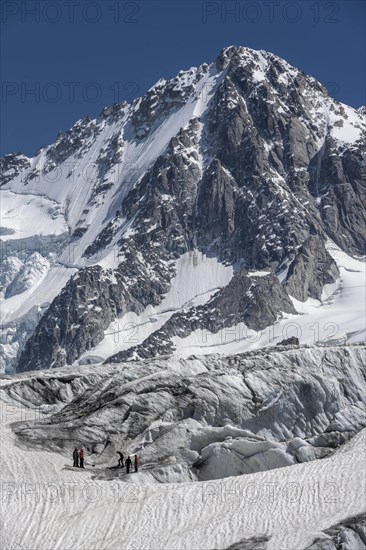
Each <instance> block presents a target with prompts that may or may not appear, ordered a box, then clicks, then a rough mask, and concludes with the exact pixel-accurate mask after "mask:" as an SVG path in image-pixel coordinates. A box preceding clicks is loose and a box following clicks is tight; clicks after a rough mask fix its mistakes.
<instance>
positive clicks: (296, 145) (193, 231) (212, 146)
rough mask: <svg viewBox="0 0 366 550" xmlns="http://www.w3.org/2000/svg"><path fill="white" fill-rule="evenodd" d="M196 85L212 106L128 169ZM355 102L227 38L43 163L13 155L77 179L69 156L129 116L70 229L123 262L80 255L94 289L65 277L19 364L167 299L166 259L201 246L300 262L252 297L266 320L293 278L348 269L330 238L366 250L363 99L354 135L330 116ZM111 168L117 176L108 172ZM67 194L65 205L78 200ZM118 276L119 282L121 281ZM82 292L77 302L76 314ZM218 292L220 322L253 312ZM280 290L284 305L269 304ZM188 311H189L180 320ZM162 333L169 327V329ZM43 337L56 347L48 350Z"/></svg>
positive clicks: (252, 261) (239, 258)
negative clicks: (108, 263) (101, 214)
mask: <svg viewBox="0 0 366 550" xmlns="http://www.w3.org/2000/svg"><path fill="white" fill-rule="evenodd" d="M217 71H219V73H217ZM206 77H210V78H212V79H215V82H213V87H212V89H207V88H206V84H205V83H204V84H203V87H202V88H201V87H200V86H201V82H202V78H206ZM197 99H199V101H200V103H201V104H204V106H205V109H204V110H203V112H202V114H200V113H201V111H199V114H198V115H197V114H196V113H197V111H196V110H193V109H192V114H191V115H190V116H191V119H190V120H189V122H188V123H187V124H186V125H185V127H184V128H180V129H179V130H178V131H176V130H174V132H176V133H175V135H173V137H172V138H171V139H170V142H169V143H168V145H167V146H166V147H165V145H164V147H162V148H161V150H160V151H159V154H157V156H156V158H152V157H151V158H150V157H149V158H148V162H146V164H143V170H142V171H141V173H140V172H139V176H138V177H135V174H134V170H133V169H132V168H131V170H127V172H126V173H127V175H125V168H126V167H125V164H124V163H125V161H126V159H125V156H124V153H125V149H126V145H127V144H128V145H130V144H134V145H136V146H138V145H142V149H141V152H142V157H143V155H144V153H143V151H144V150H145V149H144V148H145V147H146V148H147V150H150V147H151V143H150V142H149V139H150V138H151V136H154V132H155V131H156V130H157V129H159V128H161V127H162V125H163V124H164V123H165V122H166V121H167V120H168V119H169V117H170V116H173V115H174V114H175V113H177V112H178V111H180V109H183V108H184V109H186V108H188V107H189V106H190V105H191V104H192V103H193V102H194V101H196V100H197ZM323 107H324V109H325V110H327V109H329V111H330V112H331V113H332V120H333V119H334V122H332V123H330V122H329V121H327V119H326V117H324V116H323V115H322V113H324V112H325V111H324V109H323ZM345 109H346V108H345V107H344V106H342V104H340V103H338V102H337V101H335V100H332V99H331V98H329V96H328V92H327V90H326V89H325V88H324V87H323V86H322V85H321V84H320V83H319V82H317V81H316V80H315V79H314V78H312V77H310V76H307V75H305V74H304V73H302V72H301V71H298V70H297V69H295V68H293V67H291V66H290V65H288V64H287V63H286V62H285V61H284V60H281V59H280V58H278V57H277V56H275V55H273V54H270V53H268V52H263V51H261V52H256V51H253V50H250V49H248V48H243V47H235V46H233V47H229V48H225V49H224V50H223V51H222V52H221V53H220V55H219V56H218V58H217V60H216V63H214V64H212V65H210V66H208V65H206V64H204V65H202V66H201V67H199V68H197V69H194V68H193V69H190V70H189V71H185V72H184V71H181V72H180V73H179V74H178V75H177V76H176V77H174V78H172V79H171V80H169V81H166V80H164V79H161V80H159V82H158V83H157V84H156V85H155V86H153V87H152V88H151V89H150V90H149V91H148V92H147V93H146V94H145V95H144V96H143V97H142V98H139V99H136V100H134V101H133V102H132V103H131V104H127V103H123V104H115V105H113V106H112V107H106V108H105V109H103V111H102V112H101V114H100V116H99V117H98V118H97V119H95V120H90V118H88V117H87V118H85V119H82V120H80V121H78V122H77V123H76V124H75V125H74V126H73V127H72V128H71V129H70V130H69V131H68V132H66V133H65V135H64V136H61V135H60V136H59V137H58V139H57V141H56V143H54V144H53V145H50V146H48V147H47V148H45V149H43V150H42V151H43V155H44V157H45V162H44V164H42V163H40V165H39V166H37V163H36V165H35V167H34V168H33V169H32V170H29V161H28V160H27V159H26V158H25V157H20V155H13V156H9V155H7V156H6V157H5V158H4V159H3V160H2V164H3V166H4V168H5V172H4V173H5V178H6V182H11V180H12V178H14V177H16V176H17V175H18V174H19V173H20V171H21V170H24V174H25V176H24V177H25V178H26V180H27V181H29V182H31V181H33V180H35V179H36V178H37V177H38V176H39V174H40V173H41V172H42V173H44V174H45V173H48V172H50V171H52V170H54V169H55V168H61V172H65V174H66V175H65V178H66V179H67V180H69V179H70V183H71V175H72V170H70V169H68V170H65V167H67V166H68V163H69V162H70V160H71V164H72V163H75V162H78V161H79V160H82V159H84V158H85V156H86V154H87V153H88V152H89V151H90V148H91V147H92V145H93V144H94V143H95V138H96V137H97V136H99V135H100V133H101V132H102V131H103V128H105V127H108V126H109V125H111V124H114V123H115V122H116V121H117V122H118V125H117V128H116V129H115V130H114V131H113V132H111V133H109V134H108V138H106V139H105V142H103V144H102V145H101V146H100V147H99V150H96V151H95V155H94V153H93V158H94V160H93V162H95V163H96V165H97V167H98V173H97V176H96V177H95V181H93V182H91V183H90V188H91V193H90V196H88V201H87V204H85V207H84V209H83V210H82V212H80V219H79V220H78V222H77V223H76V226H75V225H74V226H73V227H72V230H71V231H70V235H69V243H73V242H75V241H79V240H80V239H83V238H85V239H86V237H87V235H88V232H89V231H92V232H93V233H92V235H93V237H92V239H90V241H89V242H87V246H86V247H85V250H84V251H83V258H82V260H83V261H84V260H85V264H83V265H90V264H93V263H97V262H98V260H99V258H98V254H100V253H101V252H104V251H106V250H109V247H112V246H114V248H115V253H116V257H120V258H121V265H120V266H119V268H118V270H117V271H116V273H115V274H113V273H112V272H111V273H109V274H108V275H105V277H106V278H107V279H109V283H107V282H103V283H99V282H98V277H99V275H98V276H97V275H95V273H101V272H100V271H98V269H99V268H98V267H96V268H95V269H96V271H95V272H94V271H93V268H89V267H86V268H85V267H84V268H83V271H81V272H80V277H81V280H82V281H84V279H85V280H87V281H88V282H87V283H86V287H87V288H88V289H89V290H88V292H85V294H84V295H82V294H79V293H78V292H77V291H76V290H75V287H72V284H71V283H70V286H68V287H67V288H66V289H64V290H63V291H62V294H60V295H59V297H58V298H56V301H55V302H54V303H55V304H58V305H57V307H56V305H53V306H52V309H50V311H49V312H47V313H45V318H44V319H42V321H41V322H40V324H39V326H38V327H37V330H36V334H35V335H34V338H33V339H32V340H31V341H30V342H29V347H28V348H27V350H28V352H29V353H28V357H31V358H32V359H31V360H28V359H27V357H26V356H25V355H24V356H22V359H21V362H20V369H22V370H23V369H24V368H34V367H35V365H37V368H40V367H41V366H43V367H48V366H50V365H53V366H57V365H61V364H64V363H65V361H67V362H69V361H73V360H75V359H76V358H77V354H78V353H79V352H80V353H81V350H86V349H88V347H92V346H93V345H95V344H97V343H98V342H99V341H100V339H101V338H102V337H103V334H104V329H105V328H106V326H107V323H108V322H109V321H110V320H113V318H114V316H115V315H117V313H118V314H123V313H125V312H127V311H141V310H142V309H141V308H142V307H143V305H148V304H157V303H159V302H160V301H161V300H162V296H163V294H164V293H165V292H166V291H167V290H168V288H169V285H170V283H171V279H172V276H173V274H174V269H170V268H169V269H167V268H166V267H164V265H165V264H164V262H167V263H168V265H169V266H170V265H171V264H170V262H172V261H173V260H175V259H177V258H178V257H179V256H180V255H182V254H183V253H185V252H187V251H191V250H193V249H198V250H199V251H201V252H203V253H205V254H206V255H208V256H215V257H217V258H218V259H219V261H221V262H224V263H227V264H232V265H235V266H237V265H244V266H245V267H246V268H247V269H248V270H250V269H270V270H272V271H273V272H274V273H278V272H279V271H283V270H285V269H286V268H289V266H290V264H291V267H290V268H289V271H288V278H287V281H286V284H285V287H284V289H282V291H281V297H280V296H279V290H278V286H277V285H276V284H274V283H273V284H270V285H269V286H268V288H267V287H266V288H265V289H263V291H264V294H265V296H266V299H267V302H266V303H264V302H261V301H260V296H259V295H258V301H259V304H260V305H259V306H258V311H254V306H251V307H250V312H249V310H248V312H247V313H246V314H245V322H248V323H249V325H248V326H253V327H254V326H259V324H260V325H261V326H265V323H271V322H273V320H274V319H275V318H276V315H277V314H278V312H279V311H286V308H287V310H288V311H289V308H290V306H289V302H288V298H287V302H286V303H287V305H286V308H285V309H281V308H280V307H279V302H282V305H283V303H284V301H286V298H285V294H286V292H288V293H289V294H290V295H292V296H294V297H295V298H297V299H299V300H301V301H304V300H306V299H307V298H308V297H314V298H317V299H319V298H320V297H321V294H322V290H323V287H324V285H325V284H327V283H329V282H334V281H335V280H336V279H337V277H338V270H337V268H336V266H335V264H334V262H333V261H332V260H331V258H330V256H329V255H328V254H327V252H326V251H325V249H324V246H323V244H322V241H323V240H325V239H326V238H327V237H330V238H331V239H332V240H333V241H334V242H336V243H337V244H338V245H339V246H340V248H341V249H342V250H344V251H346V252H347V253H352V254H356V255H363V254H365V253H366V245H365V235H366V221H365V212H366V203H365V196H366V193H365V184H364V182H365V181H366V160H365V151H364V140H365V136H366V132H365V122H364V119H363V118H362V117H363V116H364V111H363V110H362V109H361V110H359V112H356V111H354V112H353V115H352V116H354V117H355V122H353V123H352V124H353V126H354V129H355V130H356V129H357V130H358V131H359V137H358V138H357V139H356V138H355V140H354V141H353V142H352V141H350V142H343V141H341V140H337V139H336V137H335V136H334V132H333V130H334V128H341V127H342V125H345V124H346V123H347V116H348V115H347V113H346V110H345ZM127 163H128V161H127ZM114 170H115V173H116V174H117V175H118V177H116V178H115V179H113V178H112V177H111V175H112V172H113V173H114ZM4 181H5V180H4ZM77 184H80V182H74V183H73V185H77ZM108 198H109V199H110V201H111V204H110V205H109V211H108V214H107V215H106V216H105V218H104V219H103V222H102V223H101V224H100V227H99V226H98V228H97V231H96V232H95V227H93V223H92V220H93V212H97V210H98V208H99V207H100V206H101V205H103V204H104V203H105V201H106V200H108ZM63 206H64V208H65V212H66V217H67V211H68V207H69V205H68V204H65V205H63ZM90 220H91V221H90ZM125 228H128V229H129V234H127V235H125V234H124V230H125ZM137 257H138V259H137ZM127 263H130V264H131V265H132V266H133V267H132V268H130V266H127V265H126V264H127ZM77 268H78V269H79V268H80V266H79V265H77ZM89 269H90V270H91V271H90V272H89ZM163 272H164V275H162V273H163ZM127 273H128V274H129V277H130V278H135V279H136V280H137V279H138V280H139V281H140V282H141V291H140V292H138V293H136V294H134V293H132V294H130V289H129V286H130V281H129V280H128V279H127V278H126V276H125V275H126V274H127ZM121 274H122V275H121ZM103 277H104V275H103ZM114 277H115V278H116V280H117V283H115V282H112V281H114ZM160 277H163V278H161V279H160V281H159V278H160ZM105 280H106V279H105ZM151 281H152V282H151ZM258 284H259V285H264V284H265V281H264V282H259V283H258ZM93 285H96V286H95V290H96V291H98V293H100V296H101V297H100V299H99V298H98V300H97V302H98V307H101V308H103V309H105V310H106V311H105V313H101V314H100V319H99V323H98V322H97V319H96V316H95V318H94V317H93V315H92V313H90V312H92V311H93V307H91V308H88V306H89V305H90V306H93V303H97V302H95V301H93V300H92V297H93V296H94V294H93V290H92V287H93ZM135 286H136V287H137V286H138V285H137V283H136V284H135ZM71 288H73V290H71ZM258 288H261V287H260V286H259V287H258ZM110 289H115V290H113V292H112V291H111V290H110ZM151 289H153V290H151ZM230 292H231V290H229V291H228V293H229V294H230ZM150 294H151V295H150ZM117 295H118V297H117ZM73 300H76V302H77V304H78V306H77V307H75V308H71V309H72V310H73V313H72V315H69V314H68V313H67V310H68V309H69V303H71V301H73ZM89 300H92V301H91V302H90V303H89ZM221 300H222V301H221V302H220V307H223V311H224V312H225V315H226V314H227V315H228V319H225V320H224V321H223V322H222V326H231V325H230V323H231V322H234V319H239V318H244V315H243V314H241V315H240V314H239V313H238V312H237V311H236V312H233V311H232V310H231V308H232V306H230V307H226V302H227V300H229V297H228V296H226V297H225V298H224V294H222V295H221ZM272 303H273V304H277V305H276V306H274V307H273V308H272V306H271V304H272ZM79 306H80V307H79ZM89 309H90V311H89ZM292 312H293V310H292ZM191 313H192V314H193V313H196V311H192V312H191ZM198 313H199V314H200V315H202V318H201V321H200V322H201V323H202V324H205V323H206V326H205V328H208V329H210V327H211V328H212V329H213V330H218V327H219V326H220V323H219V322H218V321H217V320H216V317H215V315H216V314H212V312H211V313H210V314H208V313H207V315H206V316H205V315H204V314H203V313H202V312H201V310H198ZM222 314H223V315H224V313H222ZM185 317H186V314H185V313H181V314H178V317H177V318H174V319H173V320H172V323H171V324H170V325H167V326H166V327H164V329H162V332H159V334H155V335H153V336H152V337H151V338H152V340H151V341H148V342H145V344H149V345H150V344H151V350H153V349H154V350H155V351H153V352H152V351H145V352H144V353H147V354H150V353H153V354H155V353H157V352H158V351H159V350H160V351H159V353H160V352H164V353H168V352H169V353H170V352H171V350H172V348H171V344H170V337H171V335H172V334H173V333H172V334H168V330H171V331H173V332H175V333H179V332H180V333H181V334H185V333H187V334H188V333H189V331H190V330H192V329H191V328H189V327H190V323H188V322H187V321H186V320H185ZM89 318H90V319H89ZM211 318H212V320H210V319H211ZM259 318H260V319H261V320H260V322H259ZM89 321H90V322H89ZM174 323H176V324H174ZM178 323H182V326H181V328H180V329H179V330H178V328H179V327H178ZM267 326H268V325H267ZM52 327H53V328H52ZM55 327H60V330H59V329H56V328H55ZM61 327H62V329H61ZM75 327H82V328H75ZM54 328H55V330H54ZM164 330H165V332H164ZM210 330H211V329H210ZM49 331H50V333H51V334H52V338H51V340H48V332H49ZM158 337H159V338H160V337H161V338H163V337H164V341H161V342H158ZM46 342H48V346H47V349H48V348H52V349H51V351H50V352H49V351H46V350H45V347H44V346H45V344H46ZM32 347H33V349H32ZM139 351H141V353H143V350H142V349H141V350H139ZM143 356H144V355H143Z"/></svg>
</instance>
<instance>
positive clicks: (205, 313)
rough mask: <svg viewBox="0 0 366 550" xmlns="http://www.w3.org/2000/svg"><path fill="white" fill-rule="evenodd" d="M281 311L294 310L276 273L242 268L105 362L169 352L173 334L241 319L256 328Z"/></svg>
mask: <svg viewBox="0 0 366 550" xmlns="http://www.w3.org/2000/svg"><path fill="white" fill-rule="evenodd" d="M283 313H296V310H295V308H294V306H293V304H292V302H291V300H290V298H289V297H288V295H287V294H286V292H285V291H284V290H283V288H282V287H281V286H280V284H279V282H278V279H277V277H276V276H275V275H274V274H273V273H270V274H269V275H266V276H264V277H255V276H250V275H248V272H247V271H246V270H245V269H243V268H242V269H241V270H240V271H239V272H238V273H236V274H235V275H234V277H233V278H232V279H231V281H230V283H229V284H228V285H227V286H226V287H224V288H223V289H222V290H220V291H218V292H217V293H216V294H215V295H214V297H213V298H211V300H209V302H208V303H207V304H205V305H203V306H197V307H192V308H189V309H188V311H185V312H179V313H175V314H174V315H172V317H170V319H169V320H168V321H167V322H166V323H165V324H164V325H163V326H162V327H161V328H160V329H159V330H157V331H155V332H153V333H152V334H151V335H150V336H149V337H148V338H146V340H144V342H142V344H140V345H138V346H135V347H131V348H129V349H127V350H125V351H121V352H119V353H117V354H116V355H113V356H112V357H109V358H108V359H107V360H106V363H108V362H119V361H126V360H128V359H132V358H133V359H137V358H143V359H146V358H148V357H155V356H156V355H166V354H169V353H172V352H173V351H174V346H173V344H172V341H171V338H172V337H173V336H180V337H181V338H185V337H187V336H188V335H189V334H191V333H192V332H193V331H195V330H198V329H202V330H207V331H209V332H213V333H217V332H219V330H221V329H223V328H225V327H231V326H233V325H236V324H237V323H240V322H244V323H245V324H246V325H247V327H248V328H250V329H253V330H257V331H259V330H261V329H263V328H265V327H267V326H269V325H272V324H274V323H275V321H276V320H277V319H278V318H280V317H281V316H282V314H283Z"/></svg>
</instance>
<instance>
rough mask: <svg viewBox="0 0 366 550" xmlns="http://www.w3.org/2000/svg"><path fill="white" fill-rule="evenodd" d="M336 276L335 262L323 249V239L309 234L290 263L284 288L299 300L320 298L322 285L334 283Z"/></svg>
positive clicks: (337, 274) (337, 271)
mask: <svg viewBox="0 0 366 550" xmlns="http://www.w3.org/2000/svg"><path fill="white" fill-rule="evenodd" d="M338 277H339V270H338V267H337V264H336V263H335V261H334V260H333V258H332V257H331V255H330V254H329V252H328V251H327V250H326V249H325V247H324V243H323V241H322V240H321V239H320V238H318V237H316V236H311V237H309V238H308V239H307V240H306V241H305V242H304V244H303V245H302V246H301V247H300V249H299V251H298V253H297V255H296V257H295V259H294V260H293V262H292V263H291V265H290V267H289V270H288V274H287V280H286V285H285V288H286V290H287V292H288V293H289V294H290V295H291V296H293V297H294V298H296V299H297V300H300V302H305V301H306V300H307V299H308V298H315V299H316V300H320V299H321V295H322V291H323V287H324V285H326V284H330V283H334V282H335V281H336V280H337V279H338Z"/></svg>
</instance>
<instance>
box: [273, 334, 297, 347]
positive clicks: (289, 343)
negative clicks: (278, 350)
mask: <svg viewBox="0 0 366 550" xmlns="http://www.w3.org/2000/svg"><path fill="white" fill-rule="evenodd" d="M299 345H300V340H299V339H298V338H297V337H296V336H291V337H290V338H286V339H285V340H281V342H278V343H277V344H276V346H299Z"/></svg>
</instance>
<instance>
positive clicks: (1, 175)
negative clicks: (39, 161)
mask: <svg viewBox="0 0 366 550" xmlns="http://www.w3.org/2000/svg"><path fill="white" fill-rule="evenodd" d="M29 166H30V162H29V160H28V158H27V157H26V156H25V155H23V154H22V153H10V154H9V155H5V157H2V158H0V187H1V186H2V185H5V184H6V183H8V182H9V181H11V180H12V179H14V178H16V177H17V176H18V175H19V174H20V173H21V172H22V170H24V169H26V168H28V167H29Z"/></svg>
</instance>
